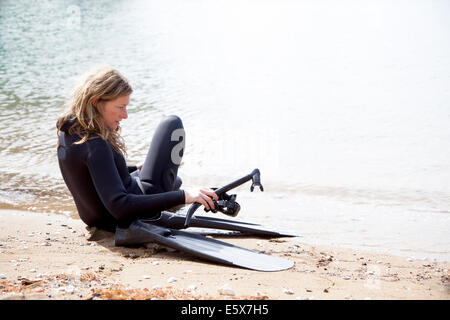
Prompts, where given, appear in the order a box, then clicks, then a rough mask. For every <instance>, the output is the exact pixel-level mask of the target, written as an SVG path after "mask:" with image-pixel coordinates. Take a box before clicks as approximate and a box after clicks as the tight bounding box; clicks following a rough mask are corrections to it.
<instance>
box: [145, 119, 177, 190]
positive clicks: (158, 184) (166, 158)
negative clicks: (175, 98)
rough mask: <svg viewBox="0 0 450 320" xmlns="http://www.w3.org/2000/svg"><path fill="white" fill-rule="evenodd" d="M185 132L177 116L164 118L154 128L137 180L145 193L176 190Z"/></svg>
mask: <svg viewBox="0 0 450 320" xmlns="http://www.w3.org/2000/svg"><path fill="white" fill-rule="evenodd" d="M184 146H185V132H184V128H183V123H182V121H181V119H180V118H179V117H177V116H174V115H172V116H168V117H166V118H164V119H163V120H162V121H161V122H160V123H159V125H158V127H157V128H156V131H155V134H154V136H153V139H152V142H151V144H150V148H149V150H148V153H147V157H146V158H145V161H144V164H143V165H142V169H141V170H140V173H139V179H140V180H141V182H142V185H143V186H144V189H145V193H161V192H167V191H173V190H175V189H178V188H179V187H180V185H181V179H180V178H178V179H177V173H178V167H179V165H180V163H181V158H182V157H183V152H184Z"/></svg>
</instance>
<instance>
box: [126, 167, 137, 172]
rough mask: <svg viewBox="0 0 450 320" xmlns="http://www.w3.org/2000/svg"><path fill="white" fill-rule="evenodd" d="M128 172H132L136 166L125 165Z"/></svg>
mask: <svg viewBox="0 0 450 320" xmlns="http://www.w3.org/2000/svg"><path fill="white" fill-rule="evenodd" d="M127 169H128V173H132V172H134V171H136V170H137V166H127Z"/></svg>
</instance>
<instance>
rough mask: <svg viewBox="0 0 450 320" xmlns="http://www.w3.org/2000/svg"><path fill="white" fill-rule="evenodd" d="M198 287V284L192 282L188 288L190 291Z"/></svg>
mask: <svg viewBox="0 0 450 320" xmlns="http://www.w3.org/2000/svg"><path fill="white" fill-rule="evenodd" d="M196 289H197V286H196V285H195V284H192V285H190V286H189V287H188V290H190V291H194V290H196Z"/></svg>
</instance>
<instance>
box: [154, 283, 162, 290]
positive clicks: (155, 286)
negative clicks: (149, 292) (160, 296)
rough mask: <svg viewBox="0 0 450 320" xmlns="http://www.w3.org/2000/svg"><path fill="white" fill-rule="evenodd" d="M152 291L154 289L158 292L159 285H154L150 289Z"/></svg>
mask: <svg viewBox="0 0 450 320" xmlns="http://www.w3.org/2000/svg"><path fill="white" fill-rule="evenodd" d="M152 289H154V290H159V289H161V286H160V285H159V284H157V285H154V286H153V287H152Z"/></svg>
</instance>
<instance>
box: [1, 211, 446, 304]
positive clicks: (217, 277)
mask: <svg viewBox="0 0 450 320" xmlns="http://www.w3.org/2000/svg"><path fill="white" fill-rule="evenodd" d="M224 240H225V241H227V242H230V243H233V244H236V245H239V246H242V247H245V248H248V249H253V250H257V251H263V252H265V253H266V254H270V255H273V256H279V257H284V258H288V259H291V260H293V261H294V262H295V265H294V267H293V268H291V269H289V270H285V271H280V272H258V271H252V270H247V269H241V268H233V267H228V266H223V265H218V264H212V263H209V262H205V261H203V260H199V259H196V258H194V257H192V256H189V255H187V254H184V253H181V252H178V251H173V250H168V249H167V248H163V247H158V246H155V245H149V246H148V247H147V248H144V247H141V248H124V247H115V246H114V238H113V234H112V233H108V232H104V231H98V230H92V229H90V230H88V229H87V228H86V226H85V225H84V224H83V222H82V221H80V220H77V219H71V218H68V217H66V216H62V215H54V214H53V215H50V214H45V213H33V212H24V211H13V210H3V211H1V212H0V299H45V300H47V299H81V300H83V299H202V300H203V299H220V300H222V299H239V300H241V299H273V300H275V299H276V300H278V299H283V300H285V299H300V300H309V299H317V300H319V299H333V300H334V299H342V300H351V299H354V300H364V299H373V300H375V299H436V300H437V299H439V300H448V299H449V297H450V295H449V293H450V281H449V279H450V274H449V268H450V263H448V262H434V261H426V260H413V259H408V258H405V257H397V256H391V255H384V254H374V253H368V252H361V251H357V250H351V249H342V248H328V247H317V246H311V245H306V244H302V243H299V242H298V241H293V240H292V239H290V238H282V239H261V238H248V237H246V238H239V237H227V238H226V239H224Z"/></svg>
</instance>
